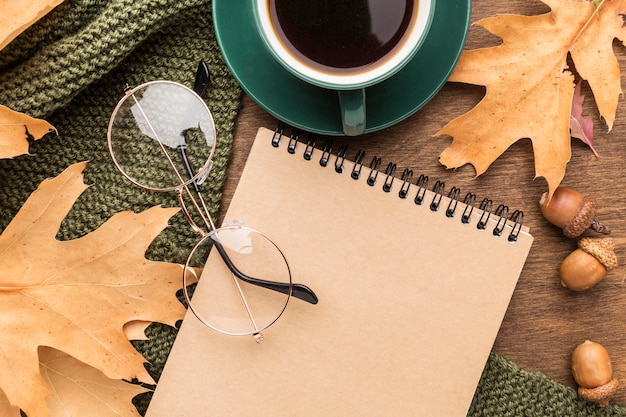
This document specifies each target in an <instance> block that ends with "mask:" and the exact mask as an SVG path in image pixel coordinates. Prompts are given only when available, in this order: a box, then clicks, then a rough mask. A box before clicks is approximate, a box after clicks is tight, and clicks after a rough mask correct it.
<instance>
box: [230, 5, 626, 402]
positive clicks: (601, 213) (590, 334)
mask: <svg viewBox="0 0 626 417" xmlns="http://www.w3.org/2000/svg"><path fill="white" fill-rule="evenodd" d="M548 11H549V8H548V7H547V6H546V5H545V4H543V3H541V2H539V1H536V0H532V1H531V0H511V1H507V2H498V1H495V0H476V1H475V2H474V3H473V6H472V22H475V21H477V20H478V19H480V18H484V17H489V16H493V15H495V14H501V13H516V14H525V15H533V14H541V13H546V12H548ZM497 42H498V39H497V38H496V37H494V36H493V35H491V34H489V33H487V32H486V31H485V30H483V29H481V28H480V27H477V26H473V27H472V28H471V29H470V33H469V36H468V40H467V44H466V48H467V49H473V48H476V47H480V46H489V45H494V44H496V43H497ZM614 51H615V54H616V56H617V58H618V60H619V62H620V65H621V68H623V69H626V62H625V61H626V49H625V48H624V46H623V45H622V44H621V43H619V42H618V41H615V43H614ZM625 73H626V72H625ZM484 92H485V90H484V88H483V87H479V86H470V85H462V84H457V83H448V84H446V85H445V86H444V88H443V89H442V90H441V91H440V92H439V93H438V94H437V95H436V96H435V97H434V99H433V100H432V101H431V102H430V103H428V104H427V105H426V106H425V107H424V108H423V109H421V110H420V111H419V112H417V113H416V114H414V115H413V116H411V117H409V118H408V119H407V120H405V121H403V122H401V123H399V124H397V125H395V126H392V127H390V128H387V129H385V130H383V131H380V132H376V133H372V134H367V135H364V136H362V137H358V138H341V139H335V141H336V142H337V141H347V142H348V143H349V149H350V151H349V153H348V158H350V159H352V160H353V159H354V156H355V154H356V151H357V150H358V149H363V150H364V151H365V152H366V155H368V156H369V158H371V157H372V156H373V155H377V156H380V157H381V158H382V161H383V164H382V166H383V167H384V166H386V164H387V163H388V162H395V163H397V165H398V174H397V175H398V176H399V173H401V172H402V170H403V169H404V168H405V167H408V168H412V169H414V171H415V172H417V173H424V174H427V175H429V176H430V177H431V178H433V179H440V180H443V181H445V182H446V184H447V185H448V184H449V185H448V189H449V187H450V186H452V185H456V186H457V187H460V188H461V191H462V195H464V194H465V192H467V191H473V192H474V193H476V194H477V195H478V200H479V201H480V199H482V198H483V197H489V198H491V199H493V201H494V205H497V204H500V203H505V204H507V205H508V206H509V207H511V209H521V210H523V211H524V213H525V220H524V222H525V224H526V225H527V226H529V227H530V229H531V233H532V234H533V236H534V237H535V242H534V245H533V248H532V249H531V252H530V255H529V258H528V261H527V264H526V266H525V268H524V270H523V272H522V274H521V277H520V279H519V283H518V286H517V289H516V291H515V293H514V296H513V299H512V300H511V304H510V308H509V310H508V312H507V314H506V316H505V318H504V321H503V323H502V327H501V329H500V332H499V334H498V337H497V340H496V342H495V345H494V347H493V350H494V351H495V352H497V353H499V354H501V355H504V356H505V357H507V358H509V359H511V360H513V361H514V362H516V363H517V364H518V365H519V366H521V367H523V368H525V369H527V370H533V371H539V372H542V373H544V374H546V375H547V376H549V377H551V378H553V379H555V380H557V381H559V382H561V383H564V384H566V385H570V386H575V383H574V381H573V378H572V377H571V372H570V368H569V366H570V355H571V353H572V351H573V349H574V348H575V347H576V345H578V344H579V343H581V342H583V341H584V340H585V339H591V340H594V341H597V342H600V343H602V344H603V345H604V346H605V347H606V348H607V349H608V351H609V352H610V354H611V357H612V359H613V363H614V369H615V375H616V376H617V377H618V378H621V379H623V380H624V382H625V384H624V387H623V388H621V389H620V391H619V393H618V395H617V396H616V397H615V402H616V403H619V404H622V405H626V283H625V280H626V222H625V221H624V218H625V215H626V179H625V178H624V166H625V164H624V158H625V157H626V141H625V140H624V139H625V136H626V112H625V111H624V110H625V109H626V107H625V104H624V101H623V100H622V101H620V103H619V107H618V111H617V117H616V122H615V125H614V127H613V130H612V131H611V132H607V130H608V129H607V127H606V124H605V123H604V122H603V121H602V120H600V117H599V115H598V111H597V109H596V108H595V105H594V102H593V96H592V94H591V91H589V89H588V87H587V86H586V85H585V86H584V88H583V94H586V96H587V99H586V100H585V106H584V114H588V115H591V116H592V117H593V119H594V126H595V138H596V139H595V143H596V148H597V151H598V152H599V155H600V156H599V157H598V158H596V157H595V156H594V155H593V153H592V152H591V151H590V149H589V148H588V147H587V146H586V145H584V144H583V143H582V142H581V141H579V140H578V139H573V140H572V158H571V161H570V162H569V164H568V166H567V174H566V176H565V179H564V180H563V182H562V185H564V186H568V187H571V188H575V189H577V190H579V191H580V192H582V193H583V194H586V195H593V196H595V197H596V198H597V199H598V202H599V210H598V214H597V217H598V218H599V219H601V220H602V221H603V222H604V223H606V224H608V225H609V226H610V227H611V228H612V230H613V232H612V237H613V238H614V239H615V243H616V245H617V250H616V252H617V255H618V257H619V260H620V262H621V264H622V265H623V266H620V267H619V268H618V269H616V270H614V271H611V272H610V273H609V275H608V276H607V278H606V279H605V280H604V281H602V282H601V283H600V284H599V285H597V286H596V287H594V288H593V289H591V290H589V291H587V292H583V293H575V292H572V291H570V290H567V289H566V288H564V287H562V285H561V283H560V279H559V277H558V269H559V266H560V263H561V261H562V260H563V259H564V258H565V257H566V256H567V255H568V254H569V253H570V252H571V251H573V250H574V249H575V248H576V241H575V240H571V239H568V238H566V237H564V236H563V235H562V233H561V231H560V230H559V229H558V228H556V227H554V226H552V225H551V224H549V223H548V222H547V221H546V220H545V219H544V218H543V217H542V215H541V212H540V210H539V205H538V201H539V199H540V196H541V194H542V193H543V192H544V191H546V190H547V184H546V182H545V180H544V179H543V178H535V171H534V162H533V155H532V144H531V142H530V140H528V139H522V140H520V141H518V142H517V143H516V144H514V145H513V146H511V147H510V148H509V150H508V151H507V152H505V153H504V154H503V155H502V156H501V157H500V158H499V159H498V160H497V161H496V162H495V163H494V164H493V165H492V166H491V167H490V168H489V170H488V171H487V172H486V173H485V174H483V175H482V176H480V177H476V176H475V172H474V170H473V168H472V167H471V166H464V167H461V168H459V169H457V170H447V169H446V168H445V167H444V166H442V165H441V164H440V163H439V162H438V157H439V154H440V153H441V152H442V151H443V150H444V149H445V148H446V146H447V145H448V144H449V143H450V141H451V138H449V137H434V134H435V133H436V132H437V131H439V130H440V129H441V128H442V127H443V126H444V125H445V124H446V123H447V122H449V121H450V120H452V119H453V118H454V117H456V116H459V115H461V114H463V113H465V112H467V111H468V110H470V109H471V108H472V107H473V106H474V105H476V104H477V103H478V102H479V101H480V100H481V98H482V97H483V95H484ZM277 94H279V92H277ZM276 124H277V120H276V119H274V118H273V117H272V116H271V115H269V114H268V113H267V112H265V111H264V110H263V109H262V108H260V107H259V106H258V105H257V104H256V103H254V102H253V101H252V100H251V99H250V98H249V97H247V96H244V99H243V104H242V108H241V111H240V114H239V116H238V120H237V123H236V129H235V144H234V150H233V154H232V161H231V163H230V166H229V170H228V175H227V182H226V185H225V188H224V196H223V207H222V213H221V214H222V216H223V212H224V210H225V209H226V208H227V207H228V202H229V200H230V198H231V196H232V193H233V191H234V189H235V187H236V185H237V181H238V178H239V173H240V172H241V170H242V168H243V166H244V164H245V161H246V157H247V155H248V152H249V149H250V146H251V144H252V141H253V139H254V136H255V134H256V131H257V129H258V128H259V127H260V126H264V127H269V128H274V127H275V126H276ZM323 143H324V140H323V138H321V139H319V140H318V145H319V144H322V145H323ZM366 160H369V159H368V158H366ZM494 207H495V206H494ZM303 238H304V237H303ZM407 256H410V248H409V249H408V250H407ZM493 279H494V280H497V279H498V277H497V276H494V277H493ZM459 372H462V370H459Z"/></svg>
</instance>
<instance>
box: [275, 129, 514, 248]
mask: <svg viewBox="0 0 626 417" xmlns="http://www.w3.org/2000/svg"><path fill="white" fill-rule="evenodd" d="M282 137H285V134H284V125H283V124H279V125H278V127H277V128H276V130H275V131H274V136H273V137H272V146H274V147H279V146H280V142H281V138H282ZM315 142H316V141H315V137H314V136H313V135H309V137H308V139H307V140H306V142H301V140H300V135H299V131H298V130H297V129H294V131H293V132H292V133H291V135H290V136H289V143H288V145H287V151H288V152H289V153H291V154H294V153H296V149H297V146H298V144H299V143H304V144H305V150H304V152H303V157H304V159H305V160H307V161H310V160H312V159H313V154H314V152H315V150H316V148H315ZM320 150H321V152H322V155H321V157H320V159H319V164H320V165H321V166H322V167H327V166H328V165H329V164H330V162H331V160H332V156H333V153H332V150H333V141H332V140H331V139H329V140H328V141H327V142H326V143H325V144H324V147H323V149H320ZM347 151H348V145H347V144H346V143H344V144H343V145H342V146H341V147H340V148H339V150H338V151H337V154H336V155H335V161H334V168H335V172H337V173H339V174H342V173H343V172H344V170H345V160H346V156H347ZM364 162H365V152H363V151H362V150H359V151H358V152H357V153H356V156H355V159H354V166H353V168H352V171H351V172H350V177H351V178H352V179H354V180H358V179H360V178H361V171H362V168H363V164H364ZM381 165H382V159H381V158H379V157H377V156H374V157H373V158H372V159H371V162H370V163H369V168H370V173H369V175H368V177H367V179H366V183H367V185H369V186H370V187H374V186H376V184H377V183H378V180H379V174H380V175H381V177H384V181H383V183H382V187H381V188H382V190H383V191H384V192H386V193H390V192H391V191H392V189H393V184H394V182H395V181H396V180H397V178H396V171H397V165H396V164H395V163H391V162H390V163H389V164H387V166H386V168H385V170H384V171H381ZM399 181H401V182H402V184H401V185H400V190H399V191H398V197H399V198H401V199H406V198H407V196H408V194H409V190H410V188H411V187H413V186H415V187H417V193H416V195H415V198H414V199H413V202H414V203H415V204H416V205H422V204H423V203H424V200H425V198H426V191H427V190H428V183H429V178H428V176H427V175H424V174H420V175H419V177H418V178H417V180H415V182H413V170H411V169H408V168H405V169H404V170H403V171H402V175H401V176H400V179H399ZM445 188H446V184H445V183H444V182H443V181H436V182H435V184H434V185H433V187H432V190H431V191H432V192H433V193H434V195H433V198H432V199H431V200H430V204H429V205H428V207H429V208H430V210H432V211H439V209H440V208H441V202H442V199H443V197H444V195H446V193H445ZM447 198H448V200H449V202H448V205H447V206H446V207H445V215H446V217H449V218H454V217H455V216H456V214H457V210H458V205H459V203H462V204H463V205H464V206H465V208H464V209H463V212H462V213H461V223H463V224H470V222H471V217H472V213H473V212H474V209H475V208H476V201H477V196H476V194H474V193H472V192H468V193H467V194H465V196H464V197H463V200H462V201H461V189H460V188H458V187H452V188H451V189H450V191H448V193H447ZM478 210H480V212H481V215H480V218H479V220H478V222H477V223H476V228H477V229H479V230H486V229H487V224H488V222H489V219H490V218H491V216H492V215H493V216H494V217H497V222H496V225H495V227H494V228H493V230H492V233H493V235H494V236H496V237H499V236H502V234H503V233H504V230H505V228H506V225H507V223H508V224H509V225H511V226H510V227H511V231H510V232H509V235H508V237H507V239H508V241H509V242H511V243H515V242H516V241H517V239H518V237H519V234H520V232H521V230H522V226H523V224H524V212H523V211H521V210H515V211H513V212H511V213H509V211H510V210H509V207H508V206H507V205H505V204H500V205H498V206H497V207H496V209H495V210H494V209H493V201H492V200H490V199H488V198H484V199H482V200H481V202H480V204H479V205H478Z"/></svg>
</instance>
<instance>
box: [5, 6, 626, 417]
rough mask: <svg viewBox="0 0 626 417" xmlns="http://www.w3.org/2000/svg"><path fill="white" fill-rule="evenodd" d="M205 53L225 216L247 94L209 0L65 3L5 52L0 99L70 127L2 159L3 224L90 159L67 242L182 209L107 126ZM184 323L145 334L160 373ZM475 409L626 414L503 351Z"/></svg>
mask: <svg viewBox="0 0 626 417" xmlns="http://www.w3.org/2000/svg"><path fill="white" fill-rule="evenodd" d="M7 1H10V0H7ZM232 1H238V0H232ZM201 59H202V60H205V61H206V62H207V63H208V65H209V69H210V72H211V85H210V88H209V90H208V92H207V99H206V101H207V104H208V106H209V108H210V109H211V111H212V113H213V117H214V119H215V123H216V126H217V132H218V144H217V149H216V153H215V156H214V165H213V169H212V171H211V175H210V177H209V179H208V181H207V183H206V184H208V186H205V190H206V191H207V197H208V198H207V202H208V205H209V209H210V210H211V211H212V212H213V213H216V212H217V210H218V207H219V202H220V198H221V191H220V190H221V187H222V184H223V180H224V175H225V172H226V166H227V163H228V159H229V156H230V153H231V150H232V140H233V127H234V122H235V118H236V115H237V110H238V107H239V104H240V96H241V91H240V89H239V87H238V85H237V84H236V82H235V80H234V78H233V77H232V76H231V74H230V72H229V71H228V68H227V67H226V65H225V63H224V61H223V58H222V57H221V55H220V53H219V50H218V46H217V42H216V40H215V36H214V32H213V26H212V21H211V5H210V1H209V0H65V1H64V3H63V4H62V5H61V6H59V7H57V8H56V9H55V10H53V11H52V12H51V13H49V14H48V15H47V16H46V17H44V18H43V19H42V20H41V21H40V22H38V23H37V24H35V25H34V26H33V27H31V28H30V29H29V30H28V31H27V32H25V33H24V34H22V35H21V36H20V37H18V38H17V39H16V40H15V41H14V42H12V43H11V44H10V45H9V46H8V47H7V48H5V49H4V50H3V51H1V52H0V103H1V104H4V105H6V106H9V107H11V108H12V109H14V110H17V111H21V112H24V113H27V114H29V115H31V116H35V117H42V118H45V119H46V120H48V121H49V122H50V123H52V124H53V125H54V126H55V127H56V128H57V129H58V131H59V135H58V136H55V135H53V134H50V135H48V136H46V137H44V138H43V139H41V140H39V141H37V142H34V143H33V144H31V146H30V153H31V155H23V156H20V157H17V158H14V159H7V160H0V213H1V214H0V231H1V230H4V229H5V228H6V226H7V225H8V223H9V222H10V220H11V219H12V218H13V216H15V214H16V213H17V211H18V210H19V209H20V207H21V206H22V205H23V204H24V202H25V201H26V199H27V198H28V196H29V195H30V193H32V192H33V191H34V190H35V189H36V188H37V186H38V185H39V184H40V183H41V182H42V181H43V180H44V179H45V178H48V177H54V176H56V175H58V174H59V173H61V172H62V171H63V170H64V169H65V168H67V167H68V166H69V165H71V164H72V163H75V162H78V161H89V162H88V165H87V169H86V170H85V181H86V183H87V184H90V187H89V188H88V189H87V190H86V191H85V192H84V193H83V194H82V195H81V197H79V199H78V200H77V201H76V203H75V204H74V206H73V208H72V210H71V211H70V213H69V214H68V216H67V218H66V219H65V220H64V221H63V222H62V224H61V228H60V230H59V233H58V236H57V237H58V238H59V239H62V240H63V239H73V238H77V237H79V236H82V235H84V234H86V233H89V232H91V231H93V230H95V229H96V228H97V227H98V226H99V225H101V224H102V223H103V222H104V221H106V220H107V219H109V218H110V217H111V216H112V215H113V214H115V213H117V212H119V211H122V210H132V211H135V212H139V211H142V210H145V209H146V208H148V207H151V206H154V205H159V204H161V205H164V206H176V205H177V200H176V198H175V196H173V195H170V194H167V193H153V192H149V191H144V190H141V189H139V188H137V187H135V186H133V185H132V184H130V183H129V182H128V181H127V180H125V179H124V178H123V177H122V175H121V174H120V173H119V172H118V171H117V170H116V169H115V167H114V166H113V163H112V161H111V158H110V156H109V153H108V149H107V144H106V131H107V125H108V121H109V117H110V114H111V111H112V110H113V108H114V107H115V105H116V103H117V101H118V100H119V99H120V98H121V96H122V94H123V88H124V86H125V84H126V83H128V84H130V85H138V84H140V83H142V82H146V81H151V80H156V79H167V80H172V81H177V82H181V83H183V84H186V85H189V86H191V84H192V83H193V78H194V74H195V69H196V67H197V63H198V61H199V60H201ZM170 224H171V226H170V227H168V228H166V230H164V231H163V232H162V233H161V234H160V235H159V236H158V237H157V238H156V239H155V240H154V242H153V243H152V245H151V246H150V247H149V248H148V251H147V253H146V256H147V257H148V258H150V259H156V260H163V261H169V262H184V260H185V259H186V256H187V253H188V252H189V250H190V249H191V247H192V245H193V244H194V243H195V242H196V240H197V236H196V235H195V234H194V232H193V231H192V230H191V228H190V227H189V225H188V224H187V222H186V221H185V219H184V218H183V216H182V215H180V214H179V215H176V216H174V217H173V218H172V219H171V220H170ZM207 331H208V330H207ZM176 332H177V330H176V329H174V328H171V327H169V326H165V325H161V324H153V325H151V326H150V327H149V328H148V329H147V331H146V334H147V336H148V339H147V340H145V341H138V342H135V343H134V345H135V347H136V348H137V349H138V350H139V351H140V352H141V353H142V354H143V355H144V356H145V357H146V359H147V360H148V361H149V362H150V364H149V365H148V370H149V371H150V373H151V374H152V375H153V377H154V378H155V380H157V381H158V379H159V376H160V374H161V371H162V369H163V366H164V363H165V360H166V358H167V355H168V353H169V352H170V350H171V347H172V344H173V343H174V339H175V337H176ZM190 360H192V358H190ZM0 371H1V370H0ZM459 372H463V370H462V369H460V370H459ZM210 377H211V376H210V375H207V378H210ZM198 389H202V387H201V386H199V387H198ZM416 389H419V387H416ZM381 395H384V393H381ZM150 398H151V395H150V394H149V393H148V394H144V395H141V396H139V397H137V398H136V400H135V404H136V406H137V408H138V410H139V411H140V413H141V414H144V413H145V410H146V407H147V405H148V403H149V401H150ZM182 398H183V397H181V400H182ZM442 400H444V401H445V399H433V401H442ZM407 401H410V399H407ZM260 407H261V408H260V410H262V405H260ZM468 415H469V416H476V417H478V416H481V417H482V416H490V417H491V416H533V417H540V416H581V417H582V416H623V415H624V416H626V411H625V410H624V409H623V408H620V407H616V406H609V407H607V408H605V409H600V408H598V407H596V406H595V405H593V404H591V403H587V402H585V401H582V400H581V399H579V398H578V396H577V395H576V392H575V391H574V389H573V388H570V387H566V386H563V385H561V384H558V383H556V382H554V381H552V380H550V379H548V378H546V377H545V376H543V375H541V374H538V373H532V372H527V371H524V370H522V369H519V368H518V367H516V366H515V365H514V364H513V363H512V362H510V361H508V360H506V359H505V358H502V357H501V356H498V355H496V354H492V355H491V356H490V358H489V361H488V363H487V366H486V367H485V370H484V372H483V375H482V378H481V380H480V383H479V386H478V389H477V390H476V394H475V396H474V400H473V402H472V405H471V408H470V411H469V414H468Z"/></svg>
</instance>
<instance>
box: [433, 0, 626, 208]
mask: <svg viewBox="0 0 626 417" xmlns="http://www.w3.org/2000/svg"><path fill="white" fill-rule="evenodd" d="M543 2H544V3H545V4H547V5H548V6H549V7H550V9H551V10H550V12H548V13H545V14H542V15H537V16H521V15H498V16H494V17H490V18H486V19H483V20H480V21H478V22H476V24H477V25H480V26H482V27H484V28H485V29H487V30H488V31H489V32H491V33H493V34H494V35H496V36H498V37H500V38H501V39H502V43H500V44H499V45H497V46H493V47H486V48H481V49H474V50H467V51H464V52H463V53H462V54H461V58H460V60H459V62H458V65H457V67H456V68H455V70H454V71H453V74H452V75H451V77H450V81H455V82H463V83H468V84H475V85H482V86H485V87H486V94H485V97H484V98H483V99H482V101H481V102H479V103H478V104H477V105H476V106H475V107H474V108H473V109H471V110H470V111H469V112H467V113H465V114H464V115H461V116H459V117H458V118H456V119H454V120H452V121H451V122H449V123H448V124H447V125H446V126H444V128H443V129H441V130H440V131H439V132H438V133H437V134H436V135H437V136H440V135H449V136H452V138H453V141H452V143H451V144H450V145H449V146H448V147H447V148H446V149H445V150H444V151H443V152H442V153H441V155H440V157H439V160H440V162H441V163H442V164H443V165H445V166H446V167H448V168H458V167H460V166H462V165H465V164H468V163H469V164H471V165H473V167H474V169H475V170H476V175H481V174H483V173H484V172H485V171H486V170H487V169H488V168H489V166H490V165H491V164H492V163H493V162H494V161H495V160H496V159H497V158H498V157H499V156H500V155H502V153H504V152H505V151H506V150H507V149H508V148H509V147H510V146H511V145H512V144H513V143H515V142H516V141H518V140H519V139H522V138H530V140H531V141H532V144H533V153H534V159H535V174H536V176H537V177H544V178H545V179H546V181H547V183H548V191H549V195H550V196H551V195H552V193H553V192H554V190H555V189H556V187H558V185H559V184H560V183H561V181H562V179H563V177H564V176H565V170H566V166H567V163H568V162H569V160H570V156H571V138H570V132H569V127H570V125H569V120H570V114H571V109H572V98H573V95H574V87H575V83H574V75H573V74H572V72H571V71H570V70H569V69H568V64H567V61H568V55H569V56H571V58H572V61H573V62H574V65H575V67H576V70H577V72H578V73H579V74H580V76H581V77H582V78H583V79H585V80H587V81H588V83H589V85H590V87H591V89H592V91H593V96H594V98H595V100H596V104H597V106H598V109H599V111H600V114H601V115H602V117H603V118H604V119H605V121H606V122H607V124H608V126H609V129H610V128H611V127H612V125H613V121H614V120H615V112H616V108H617V101H618V99H619V96H620V95H621V93H622V90H621V87H620V69H619V65H618V63H617V60H616V58H615V55H614V53H613V50H612V45H613V40H614V39H615V38H617V39H620V40H621V41H622V42H623V41H624V40H626V29H624V26H623V22H624V19H623V15H624V14H625V13H626V2H624V1H621V0H603V1H598V0H596V1H590V0H543Z"/></svg>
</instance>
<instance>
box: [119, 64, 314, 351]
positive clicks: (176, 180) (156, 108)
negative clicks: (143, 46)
mask: <svg viewBox="0 0 626 417" xmlns="http://www.w3.org/2000/svg"><path fill="white" fill-rule="evenodd" d="M207 84H208V71H207V70H206V67H204V71H202V64H201V66H200V67H199V71H198V75H197V77H196V83H195V86H194V89H193V90H192V89H190V88H188V87H186V86H184V85H182V84H178V83H175V82H171V81H152V82H148V83H145V84H142V85H140V86H138V87H134V88H127V89H126V91H125V95H124V97H122V99H121V100H120V101H119V103H118V104H117V106H116V107H115V109H114V110H113V113H112V115H111V119H110V121H109V128H108V132H107V140H108V146H109V152H110V153H111V156H112V158H113V162H114V164H115V166H116V167H117V169H118V170H119V171H120V172H121V173H122V174H123V175H124V176H125V177H126V178H128V179H129V180H130V181H131V182H132V183H134V184H135V185H137V186H139V187H142V188H144V189H148V190H151V191H157V192H175V193H177V195H178V201H179V203H180V206H181V208H182V211H183V213H184V215H185V217H186V218H187V220H188V221H189V223H190V225H191V227H192V228H193V229H194V230H195V231H197V232H198V233H199V234H200V240H199V241H198V243H197V244H196V245H195V246H194V247H193V249H192V250H191V253H190V254H189V256H188V258H187V261H186V263H185V268H184V270H183V278H182V281H183V294H184V298H185V301H186V302H187V304H188V306H189V309H190V310H191V311H192V312H193V314H194V315H195V316H196V317H197V318H198V319H199V320H200V322H202V323H203V324H204V325H206V326H207V327H209V328H211V329H213V330H215V331H218V332H220V333H223V334H226V335H233V336H241V335H252V336H254V337H255V339H256V340H257V342H261V341H262V340H263V335H262V333H261V332H262V331H263V330H265V329H267V328H268V327H269V326H271V325H272V324H273V323H275V322H276V320H278V318H279V317H280V316H281V315H282V314H283V312H284V311H285V309H286V307H287V304H288V302H289V300H290V298H291V297H296V298H298V299H301V300H303V301H306V302H309V303H311V304H316V303H317V301H318V299H317V296H316V295H315V293H314V292H313V291H312V290H311V289H310V288H308V287H307V286H306V285H303V284H296V283H293V282H292V277H291V271H290V268H289V264H288V262H287V259H286V257H285V255H284V253H283V251H282V250H281V249H280V248H279V247H278V245H277V244H276V243H275V242H274V241H273V240H272V239H271V238H270V237H268V236H267V235H266V234H264V233H262V232H260V231H258V230H255V229H252V228H249V227H247V226H246V225H245V224H243V223H242V222H233V223H230V224H227V225H224V226H222V227H219V228H217V227H215V223H214V221H213V219H212V217H211V214H210V213H209V210H208V208H207V204H206V201H205V199H204V198H203V196H202V184H203V183H204V182H205V181H206V180H207V177H208V174H209V172H210V170H211V166H212V157H213V154H214V152H215V146H216V139H217V134H216V130H215V123H214V121H213V117H212V115H211V112H210V111H209V109H208V107H207V105H206V104H205V103H204V101H203V100H202V98H201V94H202V92H203V90H204V87H205V86H206V85H207ZM198 268H203V270H204V272H203V273H202V286H201V287H202V288H201V289H200V287H198V288H196V290H195V291H196V293H197V292H198V291H202V300H203V302H202V304H201V305H195V304H194V303H192V297H191V296H190V294H189V289H188V286H189V284H190V282H191V281H192V280H194V279H195V277H196V275H197V274H196V272H195V271H196V270H197V269H198Z"/></svg>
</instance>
